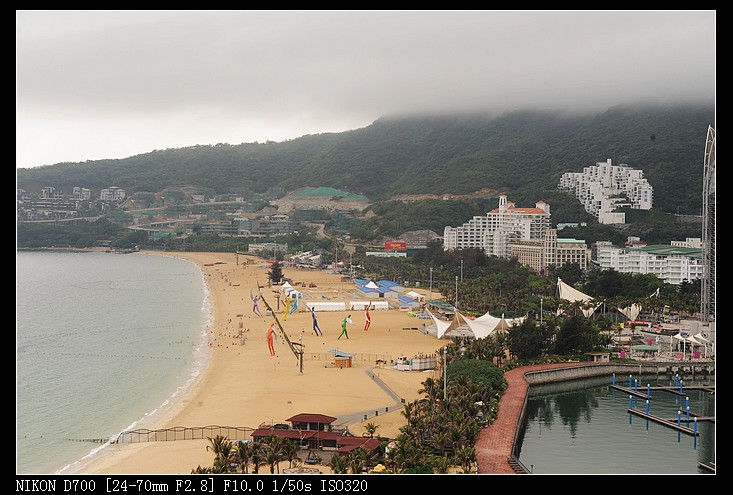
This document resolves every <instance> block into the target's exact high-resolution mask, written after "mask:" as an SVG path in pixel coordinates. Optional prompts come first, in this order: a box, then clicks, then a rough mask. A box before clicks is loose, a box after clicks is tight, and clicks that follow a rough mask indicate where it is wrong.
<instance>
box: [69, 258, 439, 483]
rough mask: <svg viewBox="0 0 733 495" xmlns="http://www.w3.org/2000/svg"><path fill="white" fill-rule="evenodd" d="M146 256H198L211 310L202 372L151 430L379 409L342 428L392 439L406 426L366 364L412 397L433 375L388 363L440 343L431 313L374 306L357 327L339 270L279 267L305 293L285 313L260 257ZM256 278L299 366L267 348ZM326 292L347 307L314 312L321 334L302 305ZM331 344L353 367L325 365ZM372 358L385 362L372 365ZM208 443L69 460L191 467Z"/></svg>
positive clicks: (120, 470) (103, 467) (279, 349)
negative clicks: (296, 346) (371, 428)
mask: <svg viewBox="0 0 733 495" xmlns="http://www.w3.org/2000/svg"><path fill="white" fill-rule="evenodd" d="M154 254H157V255H165V256H176V257H180V258H185V259H188V260H191V261H193V262H195V263H197V264H198V265H199V266H200V267H201V268H202V270H203V272H204V276H205V279H206V283H207V285H208V288H209V290H210V292H211V297H212V304H213V310H214V324H213V328H210V329H209V342H208V345H209V346H210V347H211V351H212V354H211V356H210V359H209V362H208V365H207V368H206V370H205V371H204V372H203V373H202V374H201V375H200V377H199V378H198V379H197V382H196V383H195V384H194V385H193V386H192V387H191V388H190V389H189V390H188V391H187V393H186V394H185V396H184V397H182V398H180V399H179V400H177V402H176V403H175V404H174V405H173V406H172V407H171V408H170V410H169V411H168V412H167V413H166V415H165V417H162V418H160V419H159V420H158V421H157V422H156V424H155V426H154V428H169V427H201V426H208V425H222V426H235V427H247V428H256V427H258V426H259V425H261V424H262V423H268V424H272V423H287V418H290V417H291V416H294V415H296V414H299V413H320V414H326V415H329V416H334V417H344V416H345V415H348V414H352V413H357V412H360V411H371V410H373V411H374V413H377V412H378V415H374V414H372V415H370V416H369V417H368V419H367V421H363V420H362V421H353V422H350V423H349V424H348V425H347V426H348V428H349V431H350V432H351V433H352V434H353V435H355V436H361V435H362V434H363V433H364V432H365V430H364V425H365V424H367V423H374V424H376V425H378V428H377V434H379V435H381V436H383V437H395V436H397V435H398V434H399V428H400V427H401V426H402V425H403V424H404V418H403V416H402V414H401V410H399V409H398V408H395V407H394V406H395V399H394V397H393V396H391V395H389V394H388V393H387V392H385V390H384V389H383V388H382V387H380V386H379V384H378V383H377V380H375V378H374V377H372V375H371V374H370V373H369V372H370V371H371V372H373V374H374V375H375V376H376V377H378V378H379V379H380V380H381V381H383V382H384V384H386V385H387V386H388V387H389V388H390V389H391V390H392V392H394V393H395V394H396V395H397V396H398V397H400V398H403V399H405V401H406V402H410V401H413V400H415V399H417V398H419V397H420V394H419V393H418V390H419V389H420V388H421V383H422V382H423V381H425V379H426V378H428V377H435V375H434V373H435V372H433V371H428V372H412V371H398V370H396V369H393V368H392V367H390V365H389V363H390V362H391V361H392V360H395V359H397V358H398V357H399V356H407V357H408V358H412V357H415V356H418V355H430V354H435V353H436V352H438V351H439V349H440V348H442V346H443V345H444V344H445V341H441V340H438V339H437V337H436V336H435V334H434V333H433V334H432V335H431V334H430V332H428V331H427V328H426V327H425V326H424V324H429V323H430V321H429V320H423V319H418V318H415V317H414V316H410V315H408V313H407V312H406V311H400V310H398V309H389V310H375V309H372V310H371V311H370V313H371V320H372V322H371V326H370V327H369V329H368V330H367V331H364V323H365V314H364V311H363V310H361V309H359V310H352V311H349V310H348V308H349V303H350V302H351V301H358V300H366V299H364V298H363V297H359V296H358V295H357V294H356V293H355V289H356V286H355V284H353V283H352V282H342V281H341V276H340V275H338V274H329V273H327V272H326V271H323V270H301V269H294V268H283V274H284V276H285V277H287V278H290V279H292V280H293V282H291V284H292V285H293V286H295V288H296V289H298V290H300V291H301V293H302V294H303V297H302V299H301V300H300V303H299V308H298V310H297V311H296V312H294V313H292V314H290V315H287V316H285V314H284V313H285V305H284V301H283V299H281V300H280V301H279V302H278V298H277V294H278V293H279V292H280V288H279V287H276V286H273V287H268V279H267V272H268V270H269V269H268V268H267V267H266V266H265V262H264V261H263V260H261V259H258V258H254V257H246V256H243V255H238V256H237V255H234V254H228V253H154ZM245 260H246V261H248V262H247V263H246V264H245ZM237 262H238V263H237ZM258 284H259V285H260V286H263V287H264V288H263V289H262V295H263V297H264V299H265V300H266V301H267V302H268V303H269V305H270V306H271V307H272V308H273V309H274V310H275V314H276V315H277V317H278V319H279V320H280V323H281V325H282V327H283V329H284V330H285V332H286V334H287V335H288V337H289V339H290V340H291V342H296V343H302V345H303V346H304V359H303V365H302V373H301V367H300V361H299V360H298V358H297V357H296V356H295V355H294V354H293V352H292V351H291V349H290V346H289V345H288V344H287V343H286V342H285V341H284V339H283V337H282V335H279V338H278V339H277V340H276V341H275V351H276V353H275V355H274V356H272V355H270V353H269V351H268V348H267V338H266V335H267V328H268V327H269V326H270V324H271V323H273V322H274V321H275V319H274V318H273V317H272V316H267V313H266V307H265V304H264V303H263V302H262V301H260V302H259V308H260V310H261V312H262V314H263V317H259V316H257V315H255V314H254V313H253V303H252V300H251V298H250V289H252V291H253V292H255V293H256V292H257V291H258V289H257V287H258ZM423 292H424V291H423ZM437 296H438V295H437V294H433V297H437ZM326 300H329V301H344V302H346V308H347V310H346V311H319V312H317V318H318V323H319V326H320V328H321V330H322V332H323V335H322V336H317V335H315V333H314V332H313V325H312V317H311V313H310V311H309V310H308V309H307V308H306V303H307V302H309V301H314V302H315V301H326ZM278 305H279V308H278ZM348 315H351V320H352V321H353V324H350V325H348V326H347V331H348V337H349V338H348V339H347V338H346V337H345V336H342V337H341V338H340V339H339V338H338V337H339V334H341V322H342V320H343V319H344V317H346V316H348ZM276 328H277V325H276ZM240 329H241V333H240ZM335 349H338V350H340V351H343V352H346V353H350V354H354V358H353V362H352V366H351V367H345V368H342V367H334V366H333V364H332V362H333V354H332V353H329V351H331V350H335ZM378 359H382V360H385V361H386V362H387V364H386V365H384V364H382V365H377V364H376V362H377V360H378ZM151 379H154V377H151ZM232 440H234V439H232ZM208 444H209V442H208V440H180V441H170V442H144V443H136V444H115V445H110V446H109V447H107V448H105V449H104V453H103V455H101V456H96V457H95V459H93V460H92V461H91V462H86V463H81V464H80V465H78V466H75V467H74V468H73V471H72V472H76V473H79V474H134V473H141V474H190V473H191V471H192V470H193V469H195V468H196V467H197V466H199V465H200V466H206V467H208V466H211V465H212V463H213V458H214V457H213V454H212V452H211V451H210V450H207V448H206V447H207V445H208ZM284 467H287V464H286V466H284ZM265 471H267V470H265ZM321 471H322V472H326V473H329V472H330V469H329V468H328V467H327V466H321Z"/></svg>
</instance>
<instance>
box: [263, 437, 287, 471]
mask: <svg viewBox="0 0 733 495" xmlns="http://www.w3.org/2000/svg"><path fill="white" fill-rule="evenodd" d="M284 441H285V439H284V438H282V437H279V436H277V435H274V434H270V435H267V445H268V451H272V452H273V453H274V457H275V464H277V473H278V474H280V460H281V459H282V449H283V442H284ZM269 458H270V456H268V462H269ZM273 467H274V466H272V465H271V467H270V471H272V469H273Z"/></svg>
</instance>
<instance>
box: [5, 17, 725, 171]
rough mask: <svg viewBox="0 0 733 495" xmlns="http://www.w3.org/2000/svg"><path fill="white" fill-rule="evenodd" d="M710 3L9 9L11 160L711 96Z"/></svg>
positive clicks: (49, 160)
mask: <svg viewBox="0 0 733 495" xmlns="http://www.w3.org/2000/svg"><path fill="white" fill-rule="evenodd" d="M715 21H716V12H715V11H648V12H638V11H628V12H626V11H564V12H556V11H545V12H543V11H526V12H519V11H423V12H419V11H417V12H416V11H315V12H313V11H152V12H151V11H16V31H15V36H16V166H17V167H35V166H39V165H47V164H55V163H59V162H64V161H71V162H77V161H85V160H97V159H104V158H125V157H128V156H132V155H136V154H140V153H147V152H149V151H152V150H155V149H166V148H179V147H185V146H193V145H196V144H204V145H206V144H216V143H229V144H240V143H251V142H255V141H259V142H264V141H267V140H271V141H283V140H287V139H293V138H297V137H300V136H303V135H306V134H318V133H324V132H342V131H346V130H349V129H357V128H362V127H366V126H368V125H369V124H371V123H372V122H374V121H375V120H376V119H378V118H380V117H382V116H391V115H400V114H409V113H415V112H418V113H426V112H427V113H434V112H445V111H474V110H484V109H486V110H495V111H499V112H501V111H505V110H512V109H518V108H536V109H586V110H587V109H592V110H605V109H607V108H609V107H611V106H614V105H617V104H623V103H638V102H641V103H666V102H681V101H708V102H711V101H713V99H714V97H715V60H716V57H715V48H716V44H715V27H716V26H715Z"/></svg>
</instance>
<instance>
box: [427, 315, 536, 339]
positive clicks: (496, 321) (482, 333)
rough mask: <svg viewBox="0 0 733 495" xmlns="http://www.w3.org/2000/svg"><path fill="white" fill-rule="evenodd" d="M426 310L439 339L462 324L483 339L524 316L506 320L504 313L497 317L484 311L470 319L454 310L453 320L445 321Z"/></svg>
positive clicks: (518, 322) (517, 323)
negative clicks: (482, 313) (483, 313)
mask: <svg viewBox="0 0 733 495" xmlns="http://www.w3.org/2000/svg"><path fill="white" fill-rule="evenodd" d="M426 311H427V312H428V314H429V315H430V317H431V318H432V319H433V322H434V323H435V326H436V327H437V329H438V338H439V339H440V338H442V337H443V335H445V333H446V332H448V331H450V330H453V329H455V328H458V327H460V326H463V325H466V326H467V327H468V328H469V329H470V330H471V333H473V335H474V337H476V338H477V339H483V338H484V337H487V336H489V335H491V334H492V333H494V332H505V331H508V330H509V329H510V328H511V327H512V326H513V325H515V324H516V325H519V324H520V323H522V322H523V321H524V320H525V318H524V317H522V318H512V319H509V320H507V319H505V318H504V315H501V318H497V317H496V316H491V315H490V314H489V313H486V314H485V315H483V316H479V317H478V318H476V319H475V320H471V319H469V318H466V317H465V316H463V315H462V314H461V313H458V312H456V314H455V316H454V317H453V321H450V322H446V321H442V320H439V319H437V318H436V317H435V316H434V315H433V314H432V313H431V312H430V311H429V310H426Z"/></svg>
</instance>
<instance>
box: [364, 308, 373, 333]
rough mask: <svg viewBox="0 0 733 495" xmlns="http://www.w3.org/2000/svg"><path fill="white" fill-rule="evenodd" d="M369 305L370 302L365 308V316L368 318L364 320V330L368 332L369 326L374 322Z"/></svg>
mask: <svg viewBox="0 0 733 495" xmlns="http://www.w3.org/2000/svg"><path fill="white" fill-rule="evenodd" d="M369 306H371V305H370V304H367V305H366V308H364V316H365V317H366V320H365V321H364V331H365V332H366V331H367V330H369V327H370V326H371V324H372V316H371V315H370V314H369Z"/></svg>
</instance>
